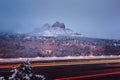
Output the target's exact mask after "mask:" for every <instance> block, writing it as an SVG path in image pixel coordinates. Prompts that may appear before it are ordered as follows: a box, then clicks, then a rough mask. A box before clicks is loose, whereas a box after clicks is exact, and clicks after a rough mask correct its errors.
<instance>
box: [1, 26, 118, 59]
mask: <svg viewBox="0 0 120 80" xmlns="http://www.w3.org/2000/svg"><path fill="white" fill-rule="evenodd" d="M55 25H56V24H55ZM62 25H63V24H62ZM53 27H55V26H54V25H53ZM60 28H62V29H65V27H64V26H63V27H61V26H60ZM100 55H120V40H107V39H94V38H87V37H81V36H64V35H61V36H43V35H37V36H36V35H30V34H17V33H0V58H12V57H13V58H15V57H36V56H40V57H48V56H49V57H52V56H57V57H60V56H100Z"/></svg>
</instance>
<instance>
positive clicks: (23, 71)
mask: <svg viewBox="0 0 120 80" xmlns="http://www.w3.org/2000/svg"><path fill="white" fill-rule="evenodd" d="M11 72H12V75H11V76H10V77H9V78H8V79H7V80H45V77H44V75H37V74H33V73H32V67H31V65H30V62H29V61H28V60H27V61H25V62H23V63H22V64H20V65H19V66H18V67H15V68H13V69H12V70H11ZM0 80H5V79H4V77H0Z"/></svg>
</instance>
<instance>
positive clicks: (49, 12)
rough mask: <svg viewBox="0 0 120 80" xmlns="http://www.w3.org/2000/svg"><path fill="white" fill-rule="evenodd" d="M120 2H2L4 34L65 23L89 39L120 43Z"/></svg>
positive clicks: (0, 16)
mask: <svg viewBox="0 0 120 80" xmlns="http://www.w3.org/2000/svg"><path fill="white" fill-rule="evenodd" d="M119 4H120V0H59V1H58V0H34V1H33V0H0V32H21V33H26V32H31V31H33V30H34V29H35V28H39V27H42V26H43V25H44V24H46V23H48V24H50V25H51V24H53V23H55V22H56V21H60V22H63V23H64V24H65V25H66V26H67V27H68V28H70V29H72V30H73V31H75V32H78V33H81V34H82V35H83V36H86V37H94V38H107V39H108V38H109V39H120V33H119V31H120V22H119V21H120V5H119Z"/></svg>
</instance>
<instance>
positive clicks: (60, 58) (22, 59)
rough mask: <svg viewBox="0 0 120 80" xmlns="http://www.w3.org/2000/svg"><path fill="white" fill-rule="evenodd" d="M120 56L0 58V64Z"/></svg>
mask: <svg viewBox="0 0 120 80" xmlns="http://www.w3.org/2000/svg"><path fill="white" fill-rule="evenodd" d="M114 58H120V56H113V55H111V56H66V57H35V58H0V63H9V62H10V63H11V62H13V63H14V62H23V61H25V60H29V61H52V60H77V59H86V60H87V59H114Z"/></svg>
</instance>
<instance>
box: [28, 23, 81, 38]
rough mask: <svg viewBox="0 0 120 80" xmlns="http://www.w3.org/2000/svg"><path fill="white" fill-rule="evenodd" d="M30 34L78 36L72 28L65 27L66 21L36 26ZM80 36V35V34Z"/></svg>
mask: <svg viewBox="0 0 120 80" xmlns="http://www.w3.org/2000/svg"><path fill="white" fill-rule="evenodd" d="M30 35H35V36H78V35H76V34H75V33H74V32H73V31H72V30H71V29H68V28H66V27H65V24H64V23H60V22H58V21H57V22H55V23H54V24H53V25H49V24H45V25H43V26H42V27H40V28H36V29H35V30H34V31H33V32H32V33H30ZM79 36H80V35H79Z"/></svg>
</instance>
